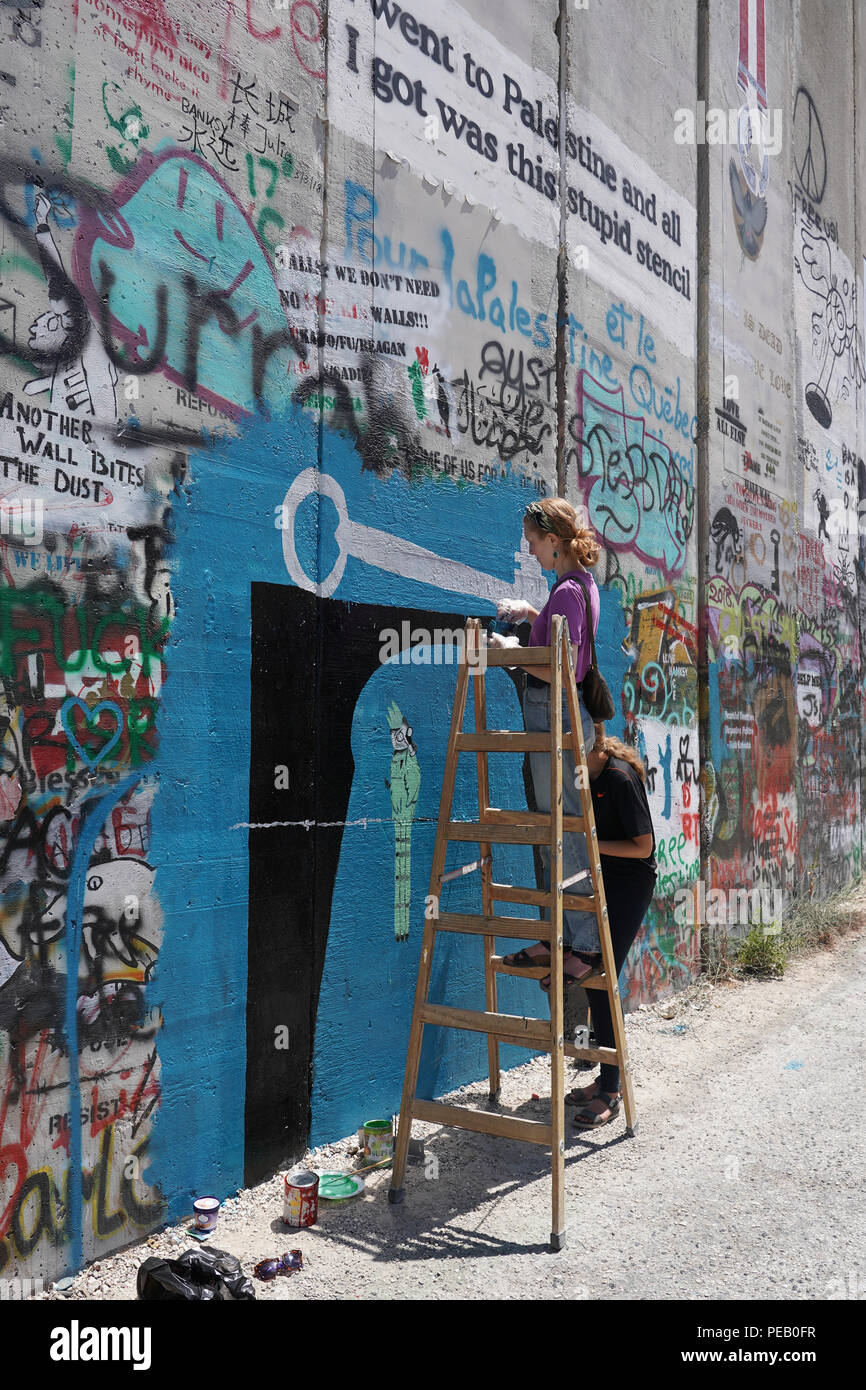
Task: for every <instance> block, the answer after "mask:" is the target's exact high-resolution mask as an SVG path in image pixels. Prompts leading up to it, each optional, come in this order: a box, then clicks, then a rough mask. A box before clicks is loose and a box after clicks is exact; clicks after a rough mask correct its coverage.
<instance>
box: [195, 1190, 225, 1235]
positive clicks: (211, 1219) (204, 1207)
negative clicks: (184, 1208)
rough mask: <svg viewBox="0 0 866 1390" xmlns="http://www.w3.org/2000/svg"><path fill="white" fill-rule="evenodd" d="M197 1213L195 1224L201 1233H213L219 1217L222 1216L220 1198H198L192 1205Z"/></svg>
mask: <svg viewBox="0 0 866 1390" xmlns="http://www.w3.org/2000/svg"><path fill="white" fill-rule="evenodd" d="M192 1206H193V1211H194V1212H195V1224H196V1225H197V1226H198V1228H199V1230H200V1231H213V1230H214V1229H215V1227H216V1223H217V1217H218V1216H219V1214H220V1201H219V1198H218V1197H197V1198H196V1199H195V1201H194V1202H193V1204H192Z"/></svg>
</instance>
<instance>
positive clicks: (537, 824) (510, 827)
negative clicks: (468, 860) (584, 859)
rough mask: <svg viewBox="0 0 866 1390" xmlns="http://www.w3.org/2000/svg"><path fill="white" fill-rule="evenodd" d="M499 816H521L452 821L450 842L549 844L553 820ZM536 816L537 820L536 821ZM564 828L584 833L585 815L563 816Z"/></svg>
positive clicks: (524, 814)
mask: <svg viewBox="0 0 866 1390" xmlns="http://www.w3.org/2000/svg"><path fill="white" fill-rule="evenodd" d="M496 814H498V815H500V816H507V815H514V816H517V815H520V816H521V819H520V821H519V822H517V823H515V822H513V821H501V820H493V819H491V820H484V821H471V820H467V821H463V820H452V821H449V822H448V824H447V825H446V827H445V836H446V839H448V840H469V841H471V842H472V843H473V844H496V845H547V844H549V843H550V817H549V816H545V815H542V814H541V813H539V812H530V811H524V812H522V813H521V812H515V811H500V812H497V813H496ZM535 817H537V819H536V818H535ZM562 828H563V830H567V831H582V830H583V816H563V818H562Z"/></svg>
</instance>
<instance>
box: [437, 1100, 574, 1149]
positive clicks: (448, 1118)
mask: <svg viewBox="0 0 866 1390" xmlns="http://www.w3.org/2000/svg"><path fill="white" fill-rule="evenodd" d="M412 1119H413V1120H426V1121H427V1122H428V1124H434V1125H455V1126H456V1128H457V1129H474V1130H475V1132H476V1134H496V1135H499V1137H500V1138H502V1139H522V1140H523V1141H524V1142H525V1143H527V1144H544V1145H545V1146H546V1147H547V1148H550V1146H551V1144H552V1143H553V1129H552V1126H551V1125H547V1124H544V1123H543V1122H542V1121H541V1120H521V1119H519V1118H518V1117H517V1116H516V1115H498V1114H497V1113H496V1112H495V1111H490V1110H470V1109H469V1107H468V1106H467V1105H443V1104H442V1102H441V1101H435V1100H415V1101H413V1102H412Z"/></svg>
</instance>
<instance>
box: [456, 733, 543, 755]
mask: <svg viewBox="0 0 866 1390" xmlns="http://www.w3.org/2000/svg"><path fill="white" fill-rule="evenodd" d="M457 750H458V752H460V753H496V752H499V753H549V752H550V734H549V733H546V734H544V733H540V734H524V733H514V732H512V731H511V730H509V729H489V730H488V731H487V732H486V733H483V734H458V735H457Z"/></svg>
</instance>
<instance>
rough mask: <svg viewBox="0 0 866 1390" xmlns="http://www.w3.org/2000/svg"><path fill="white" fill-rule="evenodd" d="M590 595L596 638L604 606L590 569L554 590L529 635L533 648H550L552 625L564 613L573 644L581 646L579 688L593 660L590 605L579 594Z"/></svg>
mask: <svg viewBox="0 0 866 1390" xmlns="http://www.w3.org/2000/svg"><path fill="white" fill-rule="evenodd" d="M578 589H582V590H583V592H584V593H587V591H588V592H589V605H590V611H591V613H592V631H593V636H594V635H595V633H596V632H597V631H598V617H599V612H600V611H601V605H600V600H599V595H598V585H597V584H596V582H595V580H594V578H593V577H592V575H591V574H590V573H589V571H588V570H572V571H571V572H570V573H568V574H566V575H564V576H563V577H562V579H560V580H558V581H557V583H556V584H555V585H554V587H553V588H552V589H551V591H550V596H549V598H548V600H547V603H546V604H545V605H544V607H543V608H542V610H541V612H540V613H539V615H538V617H537V618H536V619H535V622H534V623H533V624H532V627H531V629H530V633H529V645H530V647H549V646H550V623H551V619H552V618H553V617H554V615H555V614H556V613H561V614H562V615H563V617H564V618H565V620H566V622H567V623H568V631H569V633H570V637H571V642H572V644H573V645H575V646H576V647H577V660H576V661H575V663H574V678H575V680H576V681H577V683H578V685H579V684H580V682H581V681H582V680H583V678H584V676H585V675H586V673H587V671H588V670H589V665H590V662H591V660H592V653H591V651H590V646H589V636H588V633H587V630H586V605H585V604H584V602H583V599H582V597H581V595H580V594H579V593H577V590H578Z"/></svg>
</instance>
